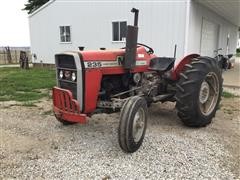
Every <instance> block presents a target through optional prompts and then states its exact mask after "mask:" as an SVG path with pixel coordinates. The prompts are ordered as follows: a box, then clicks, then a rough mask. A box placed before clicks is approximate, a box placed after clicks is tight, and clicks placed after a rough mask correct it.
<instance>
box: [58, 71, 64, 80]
mask: <svg viewBox="0 0 240 180" xmlns="http://www.w3.org/2000/svg"><path fill="white" fill-rule="evenodd" d="M59 77H60V79H62V78H63V71H62V70H60V71H59Z"/></svg>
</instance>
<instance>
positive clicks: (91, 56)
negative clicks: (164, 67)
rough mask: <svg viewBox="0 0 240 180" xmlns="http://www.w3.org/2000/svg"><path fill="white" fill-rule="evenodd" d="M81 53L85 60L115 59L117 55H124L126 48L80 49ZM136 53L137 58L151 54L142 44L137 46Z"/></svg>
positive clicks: (143, 57)
mask: <svg viewBox="0 0 240 180" xmlns="http://www.w3.org/2000/svg"><path fill="white" fill-rule="evenodd" d="M80 53H81V55H82V59H83V61H112V60H115V59H116V58H117V56H124V55H125V49H113V50H96V51H80ZM136 55H137V57H136V59H147V58H148V56H149V54H148V53H147V52H146V50H145V48H144V47H142V46H139V47H138V48H137V53H136Z"/></svg>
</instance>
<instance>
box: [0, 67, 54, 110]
mask: <svg viewBox="0 0 240 180" xmlns="http://www.w3.org/2000/svg"><path fill="white" fill-rule="evenodd" d="M55 83H56V79H55V71H54V70H50V69H39V68H33V69H29V70H22V69H20V68H0V101H10V100H13V101H21V102H26V103H25V104H26V106H31V103H29V104H28V102H29V101H34V100H38V99H40V98H43V97H46V96H48V92H49V90H50V89H51V88H52V87H53V86H54V85H55ZM43 89H47V91H42V90H43Z"/></svg>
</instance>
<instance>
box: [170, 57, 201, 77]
mask: <svg viewBox="0 0 240 180" xmlns="http://www.w3.org/2000/svg"><path fill="white" fill-rule="evenodd" d="M199 56H200V55H199V54H189V55H187V56H185V57H184V58H183V59H181V60H180V61H178V63H177V64H175V65H174V68H173V70H172V73H171V77H172V78H171V79H172V80H178V78H179V74H180V73H181V72H182V70H183V68H184V66H185V65H186V64H188V63H190V62H191V61H192V59H193V58H197V57H199Z"/></svg>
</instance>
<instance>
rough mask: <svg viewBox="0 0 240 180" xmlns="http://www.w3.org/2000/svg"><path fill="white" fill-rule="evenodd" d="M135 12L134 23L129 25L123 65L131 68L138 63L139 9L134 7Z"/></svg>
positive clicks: (128, 68)
mask: <svg viewBox="0 0 240 180" xmlns="http://www.w3.org/2000/svg"><path fill="white" fill-rule="evenodd" d="M131 12H132V13H134V25H133V26H131V25H128V26H127V37H126V51H125V57H124V61H123V67H124V68H125V69H127V70H130V69H132V68H134V67H135V65H136V51H137V39H138V13H139V10H138V9H136V8H132V10H131Z"/></svg>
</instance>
